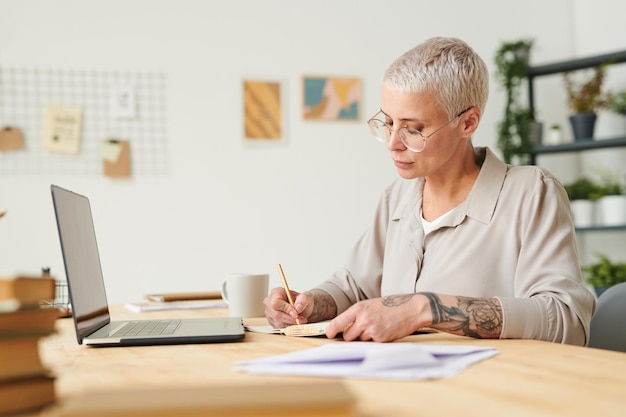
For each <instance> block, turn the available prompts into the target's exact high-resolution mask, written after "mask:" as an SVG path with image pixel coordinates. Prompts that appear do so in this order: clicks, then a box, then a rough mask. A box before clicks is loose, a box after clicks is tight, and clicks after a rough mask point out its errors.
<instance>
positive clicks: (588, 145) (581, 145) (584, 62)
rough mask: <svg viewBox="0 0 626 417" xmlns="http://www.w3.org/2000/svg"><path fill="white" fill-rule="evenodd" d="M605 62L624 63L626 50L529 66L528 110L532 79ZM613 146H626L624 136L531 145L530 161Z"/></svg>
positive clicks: (596, 228)
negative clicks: (547, 144) (543, 156)
mask: <svg viewBox="0 0 626 417" xmlns="http://www.w3.org/2000/svg"><path fill="white" fill-rule="evenodd" d="M605 62H611V63H612V64H613V65H614V64H620V63H626V50H624V51H617V52H613V53H609V54H603V55H596V56H591V57H587V58H579V59H572V60H569V61H562V62H555V63H552V64H547V65H540V66H535V67H530V68H529V70H528V101H529V107H530V110H531V111H533V112H534V110H535V103H534V98H535V96H534V81H535V78H537V77H541V76H544V75H551V74H558V73H563V72H567V71H576V70H581V69H585V68H593V67H596V66H598V65H601V64H603V63H605ZM615 147H626V137H616V138H610V139H602V140H594V139H593V138H589V139H588V140H579V141H575V142H570V143H563V144H559V145H549V146H546V145H538V146H535V147H533V149H532V150H531V153H530V159H531V163H532V164H533V165H535V164H536V162H537V156H538V155H542V154H555V153H563V152H582V151H587V150H593V149H605V148H615ZM576 230H577V231H578V232H605V231H626V225H619V226H593V227H581V228H577V229H576Z"/></svg>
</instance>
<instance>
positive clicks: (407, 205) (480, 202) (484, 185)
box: [392, 148, 508, 225]
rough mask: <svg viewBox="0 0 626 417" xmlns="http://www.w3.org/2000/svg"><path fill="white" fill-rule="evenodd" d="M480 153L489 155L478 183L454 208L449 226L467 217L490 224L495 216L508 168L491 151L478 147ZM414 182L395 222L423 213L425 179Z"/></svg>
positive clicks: (400, 206)
mask: <svg viewBox="0 0 626 417" xmlns="http://www.w3.org/2000/svg"><path fill="white" fill-rule="evenodd" d="M478 151H479V152H485V161H484V162H483V166H482V167H481V169H480V172H479V173H478V177H477V178H476V182H474V185H473V186H472V190H471V191H470V193H469V195H468V196H467V199H466V200H465V201H464V202H463V203H461V204H460V205H459V206H458V207H457V208H456V209H454V211H453V213H451V216H449V217H448V218H447V219H446V221H445V223H452V224H450V225H455V224H459V223H461V222H462V221H463V219H464V218H465V217H466V216H467V217H471V218H473V219H475V220H477V221H479V222H481V223H485V224H486V223H489V222H490V221H491V218H492V217H493V213H494V212H495V210H496V204H497V202H498V198H499V196H500V191H501V190H502V187H503V185H504V178H505V177H506V173H507V170H508V167H507V165H506V164H505V163H504V162H502V161H500V160H499V159H498V158H497V157H496V156H495V155H494V154H493V152H491V150H490V149H489V148H478ZM410 181H411V183H412V184H411V185H410V186H409V187H407V189H406V194H405V196H404V198H403V199H402V202H401V203H400V204H399V205H398V207H397V209H396V210H395V211H394V212H393V216H392V220H399V219H402V218H406V217H407V216H409V215H411V213H413V215H415V213H416V212H417V213H419V211H416V210H415V207H419V205H421V204H422V192H423V190H424V178H417V179H414V180H410Z"/></svg>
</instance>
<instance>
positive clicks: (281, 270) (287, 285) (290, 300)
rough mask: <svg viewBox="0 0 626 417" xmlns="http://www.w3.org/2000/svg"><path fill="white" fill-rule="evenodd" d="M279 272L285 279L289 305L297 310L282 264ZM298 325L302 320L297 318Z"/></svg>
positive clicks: (284, 283)
mask: <svg viewBox="0 0 626 417" xmlns="http://www.w3.org/2000/svg"><path fill="white" fill-rule="evenodd" d="M278 272H280V277H281V278H282V279H283V287H284V288H285V291H286V292H287V298H288V299H289V304H291V306H292V307H294V308H295V306H294V305H293V299H292V298H291V291H290V290H289V284H287V278H285V273H284V272H283V266H282V265H281V264H278ZM296 323H297V324H300V320H299V319H298V318H297V317H296Z"/></svg>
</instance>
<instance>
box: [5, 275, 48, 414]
mask: <svg viewBox="0 0 626 417" xmlns="http://www.w3.org/2000/svg"><path fill="white" fill-rule="evenodd" d="M54 297H55V280H54V279H53V278H50V277H25V276H18V277H12V278H2V277H0V416H3V415H13V414H15V413H21V412H28V411H36V410H38V409H41V408H42V407H44V406H46V405H48V404H52V403H54V402H55V393H54V377H53V376H52V375H51V374H50V371H49V370H48V369H47V368H46V367H45V366H44V364H43V362H42V361H41V357H40V352H39V341H40V340H41V338H42V337H45V336H48V335H50V334H51V333H53V332H54V325H55V320H56V318H57V317H58V316H59V311H58V310H56V309H54V308H42V307H41V306H40V303H41V302H42V301H50V300H53V299H54Z"/></svg>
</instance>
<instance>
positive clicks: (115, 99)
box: [110, 85, 137, 119]
mask: <svg viewBox="0 0 626 417" xmlns="http://www.w3.org/2000/svg"><path fill="white" fill-rule="evenodd" d="M136 108H137V105H136V103H135V89H134V88H133V87H132V86H130V85H121V86H117V87H115V88H113V89H112V90H111V96H110V110H111V115H112V116H113V117H115V118H120V119H133V118H134V117H135V109H136Z"/></svg>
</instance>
